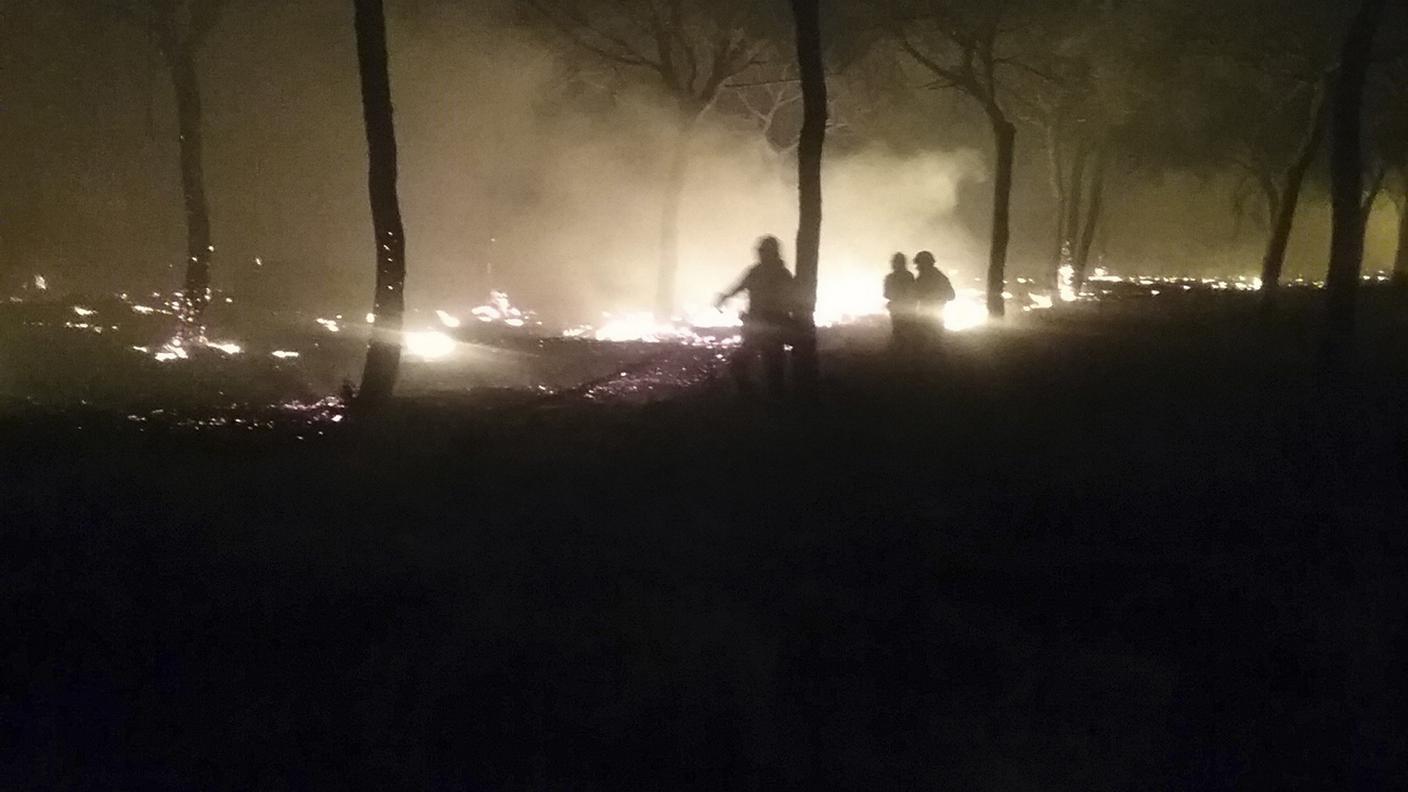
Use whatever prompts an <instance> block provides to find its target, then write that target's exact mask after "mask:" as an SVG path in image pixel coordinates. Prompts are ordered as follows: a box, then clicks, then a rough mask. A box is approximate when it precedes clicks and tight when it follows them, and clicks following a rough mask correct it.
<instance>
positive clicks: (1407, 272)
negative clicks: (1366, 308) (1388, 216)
mask: <svg viewBox="0 0 1408 792" xmlns="http://www.w3.org/2000/svg"><path fill="white" fill-rule="evenodd" d="M1391 282H1392V284H1393V286H1394V287H1395V288H1397V289H1400V290H1408V190H1405V194H1404V195H1402V196H1400V198H1399V203H1398V250H1397V252H1396V253H1394V256H1393V278H1392V281H1391Z"/></svg>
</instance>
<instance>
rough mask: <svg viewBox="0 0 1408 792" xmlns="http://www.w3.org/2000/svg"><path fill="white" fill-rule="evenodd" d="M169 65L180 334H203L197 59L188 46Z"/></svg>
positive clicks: (206, 295)
mask: <svg viewBox="0 0 1408 792" xmlns="http://www.w3.org/2000/svg"><path fill="white" fill-rule="evenodd" d="M166 55H167V65H168V66H169V68H170V70H171V82H172V85H173V87H174V88H175V92H176V123H177V134H178V143H179V147H180V154H181V195H182V200H183V203H184V206H185V212H186V278H185V282H184V284H183V285H182V291H181V294H182V300H181V317H180V318H181V322H182V335H183V336H184V337H185V339H186V340H193V339H194V338H196V337H198V336H199V335H200V334H201V319H202V318H203V316H204V313H205V308H206V306H207V305H209V304H210V260H211V257H212V254H213V253H214V252H215V248H214V246H213V245H211V243H210V207H209V205H208V203H207V202H206V197H205V168H204V165H203V160H202V157H203V155H202V148H203V146H202V139H201V98H200V83H199V81H198V79H197V77H196V65H195V54H194V53H193V52H192V51H191V48H190V46H189V45H188V44H187V43H186V42H180V43H177V44H176V45H175V46H173V47H171V48H170V50H169V51H168V52H167V54H166Z"/></svg>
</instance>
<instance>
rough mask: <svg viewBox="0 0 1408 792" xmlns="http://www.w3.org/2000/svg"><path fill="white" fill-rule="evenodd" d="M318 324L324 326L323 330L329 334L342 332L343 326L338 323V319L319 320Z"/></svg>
mask: <svg viewBox="0 0 1408 792" xmlns="http://www.w3.org/2000/svg"><path fill="white" fill-rule="evenodd" d="M318 324H320V325H322V326H323V329H325V330H327V331H328V332H329V333H339V332H342V326H341V325H339V324H338V323H337V320H336V319H318Z"/></svg>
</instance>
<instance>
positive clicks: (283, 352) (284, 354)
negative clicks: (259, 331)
mask: <svg viewBox="0 0 1408 792" xmlns="http://www.w3.org/2000/svg"><path fill="white" fill-rule="evenodd" d="M270 354H272V355H273V356H274V357H276V358H278V359H279V360H293V359H295V358H298V357H299V356H300V355H299V353H297V352H290V351H288V350H287V349H275V350H274V351H273V352H271V353H270Z"/></svg>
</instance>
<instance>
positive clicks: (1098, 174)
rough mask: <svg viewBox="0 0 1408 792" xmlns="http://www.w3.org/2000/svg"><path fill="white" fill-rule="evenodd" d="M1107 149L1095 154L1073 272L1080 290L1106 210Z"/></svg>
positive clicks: (1083, 284)
mask: <svg viewBox="0 0 1408 792" xmlns="http://www.w3.org/2000/svg"><path fill="white" fill-rule="evenodd" d="M1105 164H1106V161H1105V151H1104V150H1103V149H1102V150H1100V151H1097V152H1096V154H1095V172H1094V173H1093V174H1092V175H1091V177H1090V205H1089V206H1087V207H1086V210H1085V227H1084V228H1083V229H1081V233H1080V247H1079V248H1078V249H1077V250H1076V255H1075V263H1074V265H1073V267H1072V268H1073V269H1074V270H1075V272H1074V273H1072V275H1073V278H1072V284H1071V285H1072V286H1073V287H1075V290H1076V291H1077V292H1079V291H1080V290H1081V287H1083V286H1085V276H1086V271H1087V269H1088V266H1089V264H1090V248H1091V246H1092V245H1094V244H1095V233H1096V231H1097V230H1098V228H1099V224H1100V214H1101V213H1102V212H1103V211H1104V210H1105Z"/></svg>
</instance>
